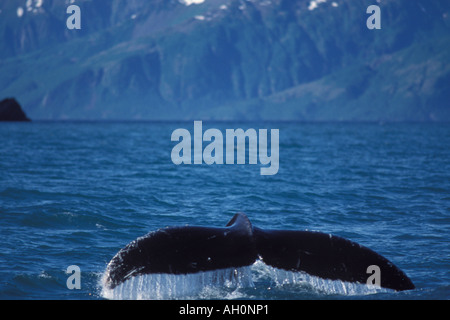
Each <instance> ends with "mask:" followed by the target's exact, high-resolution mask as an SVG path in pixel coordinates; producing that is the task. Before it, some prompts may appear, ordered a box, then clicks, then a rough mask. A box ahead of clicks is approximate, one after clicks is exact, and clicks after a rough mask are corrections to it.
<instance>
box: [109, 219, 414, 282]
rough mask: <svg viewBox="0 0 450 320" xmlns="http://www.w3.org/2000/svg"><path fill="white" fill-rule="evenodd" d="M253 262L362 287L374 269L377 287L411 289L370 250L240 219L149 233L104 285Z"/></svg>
mask: <svg viewBox="0 0 450 320" xmlns="http://www.w3.org/2000/svg"><path fill="white" fill-rule="evenodd" d="M258 258H259V259H261V260H262V261H263V262H264V263H265V264H267V265H270V266H272V267H275V268H279V269H284V270H288V271H303V272H306V273H308V274H310V275H313V276H317V277H320V278H324V279H330V280H341V281H347V282H357V283H362V284H366V283H367V279H368V278H369V277H370V273H368V268H369V267H371V266H376V267H377V268H378V270H379V271H380V275H379V279H380V283H379V285H380V286H381V287H383V288H388V289H393V290H396V291H402V290H409V289H414V284H413V283H412V281H411V280H410V279H409V278H408V277H407V276H406V274H405V273H404V272H403V271H401V270H400V269H399V268H397V267H396V266H395V265H394V264H393V263H391V262H390V261H389V260H387V259H386V258H384V257H383V256H381V255H379V254H378V253H376V252H374V251H372V250H370V249H369V248H366V247H364V246H361V245H359V244H357V243H355V242H352V241H350V240H347V239H344V238H341V237H337V236H333V235H329V234H325V233H321V232H310V231H291V230H263V229H260V228H257V227H254V226H252V224H251V223H250V221H249V219H248V218H247V216H246V215H245V214H242V213H239V214H236V215H234V217H233V218H232V219H231V220H230V221H229V222H228V223H227V225H226V226H225V227H224V228H213V227H197V226H185V227H170V228H165V229H160V230H157V231H154V232H150V233H149V234H147V235H145V236H143V237H140V238H138V239H136V240H134V241H132V242H131V243H130V244H128V245H127V246H125V247H124V248H123V249H121V250H120V251H119V252H118V253H117V254H116V255H115V256H114V257H113V258H112V260H111V261H110V263H109V264H108V266H107V268H106V272H105V278H104V281H105V284H106V286H107V287H108V288H110V289H112V288H114V287H116V286H117V285H119V284H120V283H122V282H124V281H126V280H128V279H129V278H131V277H134V276H137V275H141V274H150V273H166V274H188V273H197V272H201V271H210V270H217V269H225V268H238V267H244V266H249V265H252V264H253V263H254V262H255V261H256V260H257V259H258Z"/></svg>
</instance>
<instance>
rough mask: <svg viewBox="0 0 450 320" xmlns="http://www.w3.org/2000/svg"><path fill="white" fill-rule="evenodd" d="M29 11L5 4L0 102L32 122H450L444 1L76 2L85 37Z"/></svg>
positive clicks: (448, 8)
mask: <svg viewBox="0 0 450 320" xmlns="http://www.w3.org/2000/svg"><path fill="white" fill-rule="evenodd" d="M23 2H24V5H23V8H24V12H23V13H22V16H21V17H19V16H18V13H19V12H18V11H17V8H16V6H17V1H6V2H2V4H0V10H1V11H0V34H2V35H3V38H4V39H5V41H2V44H1V47H0V49H2V50H0V52H2V53H0V58H1V59H0V74H1V76H0V96H5V97H6V96H14V97H16V98H17V99H18V100H19V101H20V103H21V104H22V105H23V106H24V109H25V110H26V112H27V114H28V115H29V116H30V117H31V118H32V119H194V118H201V119H205V120H206V119H283V120H318V121H321V120H327V121H328V120H349V121H350V120H363V121H390V120H392V121H402V120H408V121H449V120H450V110H449V109H450V108H449V105H448V101H450V94H449V87H450V68H449V67H448V66H447V65H448V61H449V57H450V33H449V31H450V27H449V26H450V23H449V18H450V17H449V16H448V15H449V13H450V4H448V3H447V2H446V1H419V0H415V1H411V0H409V1H408V0H390V1H388V0H386V1H381V3H377V2H376V1H352V0H340V1H339V0H337V1H326V2H319V1H281V0H278V1H267V0H266V1H262V0H261V1H233V0H229V1H225V0H223V1H218V0H205V1H204V3H202V4H191V5H189V6H187V5H185V4H183V3H180V2H179V1H168V0H154V1H138V0H135V1H125V0H112V1H75V4H77V5H79V6H80V8H81V12H82V30H68V29H67V28H66V27H65V20H66V18H67V17H68V15H67V14H66V13H65V9H66V7H67V6H68V5H69V4H68V3H64V2H62V1H50V0H43V1H41V2H38V1H35V0H33V1H30V0H28V1H23ZM312 3H314V4H315V6H314V5H312ZM374 3H375V4H378V5H379V6H380V8H381V11H382V29H381V30H368V29H367V27H366V19H367V18H368V16H369V15H368V14H366V8H367V7H368V6H369V5H370V4H374ZM28 4H29V5H30V6H28ZM39 4H40V5H39ZM37 5H39V6H37ZM30 7H31V10H29V8H30ZM33 10H36V12H34V11H33ZM4 17H5V18H4Z"/></svg>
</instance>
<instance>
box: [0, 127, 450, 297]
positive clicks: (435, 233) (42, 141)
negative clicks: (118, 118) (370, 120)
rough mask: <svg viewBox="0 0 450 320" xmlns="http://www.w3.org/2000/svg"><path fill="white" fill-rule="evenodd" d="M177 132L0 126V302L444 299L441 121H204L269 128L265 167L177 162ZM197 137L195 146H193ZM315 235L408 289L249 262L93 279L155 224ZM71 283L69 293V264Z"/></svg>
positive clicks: (446, 153)
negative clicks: (363, 251)
mask: <svg viewBox="0 0 450 320" xmlns="http://www.w3.org/2000/svg"><path fill="white" fill-rule="evenodd" d="M177 128H185V129H188V130H190V131H191V133H193V122H179V123H175V122H173V123H155V122H128V123H120V122H117V123H102V122H97V123H89V122H34V123H1V124H0V235H1V239H2V243H1V248H0V299H62V300H65V299H250V300H251V299H275V300H281V299H283V300H285V299H449V298H450V273H449V271H450V246H449V244H450V241H449V240H450V239H449V235H450V232H449V231H450V125H448V124H350V123H323V124H311V123H278V122H272V123H257V122H254V123H243V122H241V123H234V122H219V123H214V122H204V130H205V129H206V128H217V129H219V130H223V131H222V132H225V129H227V128H230V129H236V128H243V129H248V128H254V129H261V128H266V129H279V132H280V145H279V148H280V149H279V158H280V163H279V171H278V173H277V174H276V175H272V176H264V175H261V174H260V167H261V166H260V165H259V164H257V165H249V164H246V165H206V164H202V165H179V166H176V165H174V164H173V163H172V160H171V157H170V155H171V151H172V148H173V146H174V145H175V144H176V142H172V141H171V134H172V132H173V130H175V129H177ZM205 145H206V143H205ZM237 212H244V213H246V214H247V216H248V217H249V219H250V221H252V223H253V224H254V225H255V226H258V227H260V228H272V229H290V230H305V229H307V230H318V231H323V232H327V233H332V234H335V235H339V236H342V237H345V238H348V239H350V240H352V241H355V242H358V243H360V244H362V245H364V246H367V247H369V248H371V249H373V250H374V251H376V252H378V253H380V254H382V255H383V256H385V257H386V258H388V259H389V260H391V261H392V262H393V263H394V264H396V265H397V266H398V267H399V268H401V269H402V270H403V271H404V272H405V273H406V274H407V275H408V276H409V277H410V278H411V280H412V281H413V282H414V284H415V285H416V287H417V288H416V289H415V290H412V291H405V292H393V291H389V290H379V289H375V288H369V287H367V286H363V285H354V284H353V285H352V284H347V283H343V282H340V281H327V280H323V279H319V278H315V277H311V276H309V275H306V274H301V273H292V272H286V271H281V270H276V269H273V268H271V267H268V266H266V265H264V264H263V263H261V262H256V263H255V264H254V265H253V266H250V267H244V268H238V269H236V270H234V269H230V270H220V271H217V272H205V273H200V274H196V275H189V276H171V275H149V276H144V277H139V278H136V279H133V281H129V282H127V283H125V284H124V285H122V286H121V287H120V288H118V289H117V290H116V291H114V292H111V291H109V292H108V291H107V290H105V289H104V288H103V287H102V281H101V280H102V275H103V272H104V270H105V268H106V265H107V263H108V262H109V261H110V259H111V258H112V257H113V256H114V255H115V254H116V253H117V251H118V250H120V248H122V247H124V246H125V245H126V244H127V243H129V242H130V241H132V240H134V239H136V238H137V237H139V236H142V235H145V234H146V233H148V232H149V231H152V230H156V229H159V228H162V227H166V226H176V225H187V224H188V225H199V226H218V227H221V226H225V224H226V223H227V222H228V220H229V219H231V217H232V216H233V215H234V214H235V213H237ZM72 265H76V266H78V267H79V268H80V279H81V283H80V285H81V288H80V289H72V290H71V289H69V288H68V286H67V280H68V278H69V276H70V275H71V274H68V273H66V271H67V268H68V267H69V266H72Z"/></svg>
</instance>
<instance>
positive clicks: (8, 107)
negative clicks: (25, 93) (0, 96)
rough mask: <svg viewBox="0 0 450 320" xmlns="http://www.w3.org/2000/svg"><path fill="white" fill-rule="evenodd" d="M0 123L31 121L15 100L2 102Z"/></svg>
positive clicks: (0, 105) (0, 103) (0, 104)
mask: <svg viewBox="0 0 450 320" xmlns="http://www.w3.org/2000/svg"><path fill="white" fill-rule="evenodd" d="M0 121H30V119H29V118H28V117H27V115H26V114H25V112H24V111H23V110H22V107H21V106H20V104H19V103H18V102H17V101H16V99H14V98H7V99H4V100H2V101H0Z"/></svg>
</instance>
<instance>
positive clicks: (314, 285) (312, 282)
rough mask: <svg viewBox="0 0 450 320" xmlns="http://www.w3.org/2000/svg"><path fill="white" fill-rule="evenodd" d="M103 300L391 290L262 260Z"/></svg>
mask: <svg viewBox="0 0 450 320" xmlns="http://www.w3.org/2000/svg"><path fill="white" fill-rule="evenodd" d="M103 281H104V280H102V284H101V286H102V290H101V296H102V297H104V298H106V299H111V300H167V299H239V298H244V299H246V298H247V299H248V296H246V293H245V290H244V291H242V290H241V289H245V288H255V287H261V283H263V284H264V283H269V284H270V287H276V288H279V289H280V290H282V289H283V287H285V286H288V287H290V288H291V289H292V286H294V287H298V290H299V292H302V291H303V292H304V290H305V288H306V290H308V291H311V290H312V291H315V292H318V293H320V294H326V295H350V296H354V295H368V294H375V293H380V292H391V290H389V289H384V288H379V287H375V286H367V285H364V284H358V283H349V282H343V281H339V280H326V279H322V278H319V277H315V276H311V275H309V274H307V273H304V272H292V271H285V270H281V269H277V268H273V267H271V266H268V265H266V264H264V262H262V261H261V260H258V261H256V262H255V263H254V264H253V265H252V266H249V267H241V268H228V269H220V270H215V271H207V272H199V273H195V274H186V275H173V274H146V275H140V276H136V277H132V278H131V279H129V280H127V281H125V282H124V283H122V284H120V285H118V286H117V287H115V288H114V289H108V288H106V287H105V286H104V283H103Z"/></svg>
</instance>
